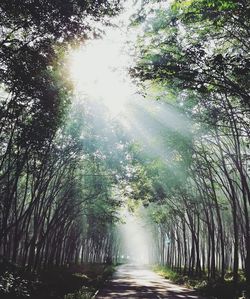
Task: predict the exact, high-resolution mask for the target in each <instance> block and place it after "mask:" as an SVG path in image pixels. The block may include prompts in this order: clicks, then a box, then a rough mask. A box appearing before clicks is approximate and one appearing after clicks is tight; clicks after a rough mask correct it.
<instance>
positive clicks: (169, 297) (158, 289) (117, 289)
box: [96, 265, 204, 299]
mask: <svg viewBox="0 0 250 299" xmlns="http://www.w3.org/2000/svg"><path fill="white" fill-rule="evenodd" d="M96 298H97V299H102V298H116V299H117V298H130V299H137V298H145V299H146V298H150V299H163V298H166V299H183V298H184V299H185V298H186V299H202V298H201V297H199V296H198V295H196V294H195V293H194V291H192V290H189V289H187V288H184V287H182V286H179V285H175V284H173V283H171V282H170V281H168V280H166V279H164V278H162V277H161V276H160V275H158V274H156V273H154V272H153V271H152V270H150V269H149V268H148V267H145V266H139V265H122V266H119V267H118V268H117V271H116V273H115V274H114V277H113V279H112V280H111V281H110V282H109V283H108V284H107V285H106V287H105V288H104V289H103V290H101V291H100V292H99V293H98V295H97V297H96ZM203 299H204V298H203Z"/></svg>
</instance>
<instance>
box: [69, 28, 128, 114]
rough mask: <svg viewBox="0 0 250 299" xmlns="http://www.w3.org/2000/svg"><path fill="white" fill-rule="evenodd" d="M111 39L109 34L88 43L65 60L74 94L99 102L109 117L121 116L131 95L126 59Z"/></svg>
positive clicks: (113, 33) (112, 38) (119, 44)
mask: <svg viewBox="0 0 250 299" xmlns="http://www.w3.org/2000/svg"><path fill="white" fill-rule="evenodd" d="M115 35H116V32H115V31H114V30H113V31H112V30H110V31H109V33H108V34H107V35H106V36H105V39H100V40H94V41H89V42H88V43H86V44H85V45H82V46H81V47H80V48H78V49H77V50H74V51H72V52H71V54H70V57H69V68H70V74H71V77H72V79H73V81H74V85H75V90H76V91H77V92H78V93H79V92H80V93H83V94H85V95H86V96H88V97H89V98H91V99H94V100H98V101H101V102H102V103H103V104H104V105H105V106H106V107H107V108H108V110H109V111H110V113H111V114H112V115H113V116H116V115H118V114H119V113H120V112H121V110H122V109H123V107H124V104H125V102H126V101H127V99H128V98H129V96H130V94H131V86H130V83H129V82H128V80H127V72H126V66H127V59H128V57H126V55H125V54H124V53H122V51H121V48H120V47H121V43H120V42H119V41H118V42H117V40H116V39H117V36H115ZM115 40H116V41H115Z"/></svg>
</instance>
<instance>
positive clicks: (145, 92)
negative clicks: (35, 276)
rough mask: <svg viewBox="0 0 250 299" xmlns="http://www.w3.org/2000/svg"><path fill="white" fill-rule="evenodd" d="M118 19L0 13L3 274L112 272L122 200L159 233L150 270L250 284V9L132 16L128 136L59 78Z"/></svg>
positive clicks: (172, 9) (230, 4) (174, 4)
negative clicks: (84, 266)
mask: <svg viewBox="0 0 250 299" xmlns="http://www.w3.org/2000/svg"><path fill="white" fill-rule="evenodd" d="M125 3H126V1H125ZM121 9H122V7H121V3H120V2H119V1H118V0H117V1H116V0H114V1H108V0H100V1H95V0H90V1H77V0H69V1H65V0H58V1H45V0H40V1H35V0H34V1H26V0H24V1H17V0H12V1H9V0H1V1H0V14H1V18H0V30H1V31H0V84H1V85H0V142H1V144H0V258H1V262H8V263H12V264H15V265H18V266H20V267H21V268H25V269H26V270H27V271H31V272H35V271H39V270H41V269H45V268H49V267H51V266H65V265H69V264H79V263H86V262H95V263H105V262H111V261H112V259H113V261H118V260H119V254H120V253H119V252H120V251H119V250H120V249H119V235H118V232H117V230H116V224H117V223H119V222H120V221H121V219H119V209H120V208H121V207H122V206H124V204H126V201H127V200H130V201H133V202H136V203H138V202H140V204H141V205H143V206H144V212H143V215H142V217H144V219H145V221H147V222H148V223H150V226H151V228H152V230H153V231H154V238H155V248H154V252H153V254H152V256H153V257H152V263H158V264H162V265H167V266H168V267H170V268H172V269H175V271H177V272H179V273H182V274H184V275H188V276H190V277H192V276H196V277H199V276H200V277H201V276H202V275H204V273H206V275H207V277H208V279H210V280H215V279H218V278H219V279H220V280H221V281H223V280H224V279H225V277H226V275H227V274H228V273H229V272H231V273H232V280H233V282H234V283H235V284H236V283H237V282H238V281H239V279H241V278H240V276H241V275H243V276H244V277H245V279H246V281H247V283H248V284H249V285H250V184H249V182H250V181H249V179H250V139H249V137H250V94H249V89H250V78H249V73H250V54H249V53H250V52H249V47H250V46H249V45H250V43H249V37H250V29H249V28H250V18H249V16H250V5H249V1H248V0H240V1H234V0H220V1H217V0H191V1H187V0H173V1H142V3H141V4H140V5H139V6H137V10H135V12H134V14H133V15H132V16H131V18H130V22H129V28H130V30H134V31H136V30H139V32H140V34H138V36H137V37H136V41H134V43H133V44H132V46H131V45H130V46H131V48H130V50H131V52H132V53H133V54H132V55H133V60H134V61H133V65H132V66H131V67H130V69H129V74H130V77H131V78H132V80H133V82H135V84H136V85H137V88H138V90H139V91H138V93H139V94H140V95H139V97H140V99H139V100H138V102H139V104H138V106H135V107H134V108H133V111H132V112H133V115H134V119H136V121H134V122H133V120H132V117H131V127H132V129H131V130H130V131H129V132H128V130H127V131H126V130H125V129H124V127H123V125H122V122H121V121H119V119H117V120H114V119H111V118H110V117H109V116H108V113H106V107H104V106H102V104H99V107H98V108H97V107H96V106H93V103H92V100H91V99H88V98H86V97H85V98H84V100H82V98H81V96H80V95H76V94H75V93H74V90H73V89H74V87H73V83H72V80H71V78H70V75H69V72H68V71H67V69H66V67H65V57H66V56H67V55H68V53H69V52H70V51H71V50H72V49H74V48H75V47H77V46H78V45H79V44H81V43H84V42H85V41H86V40H88V39H95V38H100V36H101V35H102V34H103V33H102V29H100V28H106V27H107V26H109V24H110V22H111V21H110V20H112V18H114V17H115V16H116V15H117V14H119V13H120V10H121ZM100 23H101V24H102V26H103V27H100V25H96V24H100ZM142 97H143V99H142ZM136 98H137V96H135V98H134V100H132V101H134V102H136V101H137V100H136ZM118 100H119V99H118ZM97 119H98V121H97ZM132 122H133V123H132ZM138 122H139V123H140V124H142V125H143V126H144V127H143V128H139V127H136V124H137V123H138ZM152 128H153V130H152ZM141 129H143V130H144V131H145V133H144V134H146V135H147V134H148V136H149V138H144V139H143V138H137V137H138V135H137V133H138V131H139V130H141ZM131 131H132V132H131ZM135 131H137V132H135ZM150 137H152V138H151V139H150ZM149 139H150V140H149ZM242 273H243V274H242Z"/></svg>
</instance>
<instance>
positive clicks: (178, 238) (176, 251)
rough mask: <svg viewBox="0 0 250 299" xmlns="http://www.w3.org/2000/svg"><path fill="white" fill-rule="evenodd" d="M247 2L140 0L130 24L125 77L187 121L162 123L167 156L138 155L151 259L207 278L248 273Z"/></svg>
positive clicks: (249, 113)
mask: <svg viewBox="0 0 250 299" xmlns="http://www.w3.org/2000/svg"><path fill="white" fill-rule="evenodd" d="M249 10H250V7H249V2H248V1H244V0H241V1H230V0H229V1H226V0H223V1H214V0H202V1H200V0H199V1H198V0H197V1H196V0H193V1H185V0H180V1H172V2H171V3H170V4H169V5H166V3H165V2H157V3H146V2H145V3H144V6H142V7H141V9H140V10H139V11H138V13H137V14H135V16H134V19H133V21H132V24H131V26H135V27H139V28H140V29H141V30H142V31H143V34H141V35H140V36H139V38H138V40H137V45H136V51H135V52H136V54H137V60H136V64H135V66H134V67H133V68H132V69H131V74H132V76H134V78H137V80H138V81H139V82H140V84H142V85H143V86H144V89H145V90H146V92H148V93H150V96H151V97H152V95H153V97H154V98H156V99H159V100H161V101H163V102H166V103H167V105H171V106H174V107H175V108H176V110H177V111H178V113H180V114H179V115H180V117H181V118H185V119H188V120H189V123H190V127H189V134H186V133H185V134H184V132H183V133H181V132H179V131H178V130H174V129H173V128H170V127H169V128H167V129H166V132H167V133H166V144H167V147H168V151H169V152H170V153H171V154H170V155H169V156H168V158H167V161H163V160H162V159H160V158H159V159H151V160H150V159H149V157H146V158H145V159H148V160H149V161H150V162H149V161H148V162H147V163H146V164H145V163H144V164H143V163H140V159H138V161H137V163H136V164H137V165H140V166H138V167H140V168H142V169H143V171H140V174H139V172H138V174H137V177H136V175H135V182H134V185H135V187H134V192H135V194H136V193H138V187H139V186H140V184H139V183H138V182H139V179H138V177H139V176H140V175H141V173H143V175H142V177H143V178H144V182H147V186H148V190H149V192H150V194H151V196H150V197H147V198H146V202H147V203H146V204H147V205H149V215H150V219H151V220H153V222H154V223H157V227H158V236H159V237H158V250H159V262H161V263H164V264H165V263H166V264H168V265H169V266H171V267H173V268H175V269H178V270H179V271H180V272H183V273H188V274H190V275H198V276H199V275H202V273H207V275H208V277H209V278H211V279H214V278H216V277H218V276H219V277H220V278H221V279H222V280H223V279H224V278H225V274H226V273H227V272H228V271H232V274H233V281H234V282H237V281H238V279H239V270H240V269H243V270H244V273H245V275H246V279H247V281H248V282H249V281H250V226H249V220H250V219H249V212H250V209H249V207H250V185H249V178H250V177H249V159H250V151H249V144H250V143H249V137H250V135H249V134H250V130H249V129H250V126H249V125H250V124H249V120H250V110H249V109H250V106H249V103H250V95H249V66H250V64H249V63H250V57H249V43H248V42H247V41H249V23H250V19H249V15H250V14H249ZM149 11H150V14H149V13H148V12H149ZM135 156H138V152H137V153H135Z"/></svg>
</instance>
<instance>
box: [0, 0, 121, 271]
mask: <svg viewBox="0 0 250 299" xmlns="http://www.w3.org/2000/svg"><path fill="white" fill-rule="evenodd" d="M119 9H120V4H119V1H106V0H104V1H98V2H96V1H74V0H72V1H56V2H54V1H22V2H20V1H11V2H10V1H1V3H0V14H1V18H0V19H1V20H0V82H1V86H0V96H1V99H0V140H1V146H0V255H1V260H4V261H6V260H7V261H10V262H12V263H15V264H17V265H19V266H21V267H23V268H26V269H28V270H32V271H34V270H37V269H41V268H44V267H48V266H53V265H57V266H61V265H67V264H69V263H73V262H78V261H80V260H81V261H82V262H83V261H105V260H106V259H107V256H108V255H109V252H110V242H111V234H110V229H109V228H110V226H112V223H113V222H114V220H115V214H114V210H115V206H116V202H114V200H113V199H112V194H111V191H110V190H111V185H112V184H113V182H112V181H111V179H107V178H106V179H105V176H106V175H107V172H108V170H107V167H106V166H105V165H104V162H103V159H102V157H101V156H100V155H98V154H97V151H98V150H99V148H97V146H95V144H94V142H92V143H91V141H90V139H91V138H92V140H94V137H93V135H94V133H93V134H92V135H91V134H90V132H89V131H88V129H87V128H86V123H85V120H86V114H85V112H84V111H83V108H82V107H79V106H77V107H76V105H75V106H72V105H71V104H70V103H72V102H74V95H73V89H72V82H71V81H70V78H69V75H68V73H69V72H67V71H65V67H64V58H65V56H66V55H67V53H68V51H69V50H70V49H71V48H72V47H74V46H76V45H77V44H79V43H80V42H82V41H84V40H86V39H88V38H93V37H95V36H97V35H98V34H100V32H98V30H97V29H96V27H95V22H96V21H99V22H103V23H107V22H108V18H109V17H111V16H113V15H115V14H117V12H118V11H119ZM117 204H118V203H117ZM86 248H88V249H86Z"/></svg>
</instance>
